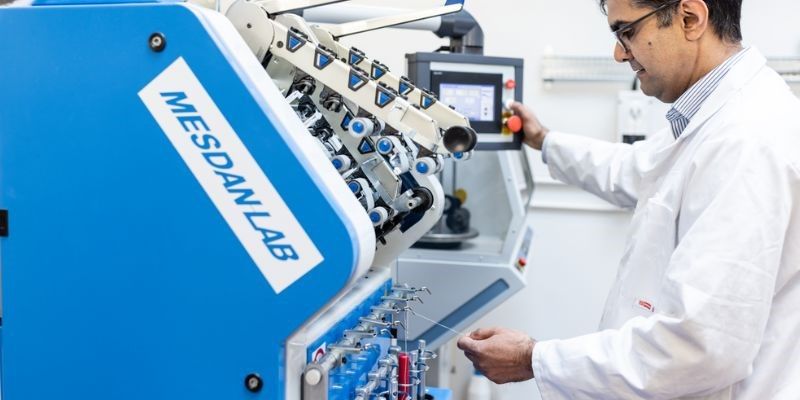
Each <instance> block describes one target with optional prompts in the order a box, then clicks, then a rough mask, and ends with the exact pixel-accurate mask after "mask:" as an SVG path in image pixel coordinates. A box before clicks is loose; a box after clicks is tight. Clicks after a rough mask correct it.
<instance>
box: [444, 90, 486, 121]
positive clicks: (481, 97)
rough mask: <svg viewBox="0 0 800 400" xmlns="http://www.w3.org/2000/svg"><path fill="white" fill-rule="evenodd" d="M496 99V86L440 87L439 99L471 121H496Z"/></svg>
mask: <svg viewBox="0 0 800 400" xmlns="http://www.w3.org/2000/svg"><path fill="white" fill-rule="evenodd" d="M494 97H495V87H494V85H474V84H465V83H442V84H440V86H439V98H440V99H441V100H442V101H443V102H444V103H445V104H448V105H451V106H453V107H455V109H456V111H458V112H459V113H461V114H463V115H464V116H465V117H467V118H469V120H470V121H481V122H485V121H494V120H495V109H494V107H495V98H494Z"/></svg>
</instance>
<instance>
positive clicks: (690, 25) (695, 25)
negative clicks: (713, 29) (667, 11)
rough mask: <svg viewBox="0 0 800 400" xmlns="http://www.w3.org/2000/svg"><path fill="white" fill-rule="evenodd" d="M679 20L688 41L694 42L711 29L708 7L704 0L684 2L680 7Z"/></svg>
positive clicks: (687, 0)
mask: <svg viewBox="0 0 800 400" xmlns="http://www.w3.org/2000/svg"><path fill="white" fill-rule="evenodd" d="M678 18H679V23H680V26H681V29H683V34H684V36H685V37H686V40H688V41H690V42H694V41H697V40H699V39H700V38H701V37H703V35H704V34H705V33H706V31H707V30H708V27H709V20H708V6H707V5H706V2H705V1H703V0H684V1H682V2H681V3H680V4H679V5H678Z"/></svg>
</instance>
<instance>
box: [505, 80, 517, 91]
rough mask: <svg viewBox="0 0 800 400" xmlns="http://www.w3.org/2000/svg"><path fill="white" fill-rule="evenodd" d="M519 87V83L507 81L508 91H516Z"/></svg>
mask: <svg viewBox="0 0 800 400" xmlns="http://www.w3.org/2000/svg"><path fill="white" fill-rule="evenodd" d="M516 87H517V81H515V80H513V79H509V80H507V81H506V89H515V88H516Z"/></svg>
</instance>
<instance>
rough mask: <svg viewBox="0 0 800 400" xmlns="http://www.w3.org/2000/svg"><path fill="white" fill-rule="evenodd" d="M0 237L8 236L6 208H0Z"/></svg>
mask: <svg viewBox="0 0 800 400" xmlns="http://www.w3.org/2000/svg"><path fill="white" fill-rule="evenodd" d="M0 237H8V210H0Z"/></svg>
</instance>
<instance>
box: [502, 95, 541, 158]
mask: <svg viewBox="0 0 800 400" xmlns="http://www.w3.org/2000/svg"><path fill="white" fill-rule="evenodd" d="M511 111H513V112H514V114H516V115H517V116H519V117H520V118H521V119H522V130H523V132H525V137H524V138H523V139H522V141H523V142H524V143H525V144H527V145H528V146H531V147H533V148H534V149H536V150H541V149H542V144H543V143H544V137H545V136H547V133H548V132H550V130H549V129H547V128H545V127H544V126H542V123H541V122H539V119H538V118H536V115H534V114H533V111H531V110H530V109H528V107H525V105H524V104H522V103H519V102H516V101H515V102H514V103H513V104H511Z"/></svg>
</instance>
